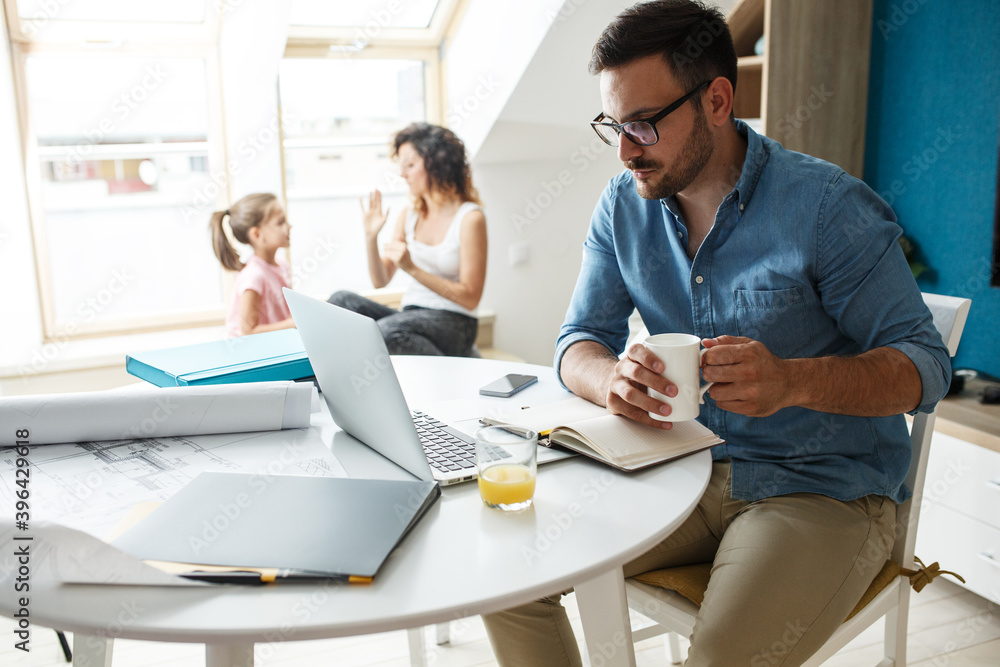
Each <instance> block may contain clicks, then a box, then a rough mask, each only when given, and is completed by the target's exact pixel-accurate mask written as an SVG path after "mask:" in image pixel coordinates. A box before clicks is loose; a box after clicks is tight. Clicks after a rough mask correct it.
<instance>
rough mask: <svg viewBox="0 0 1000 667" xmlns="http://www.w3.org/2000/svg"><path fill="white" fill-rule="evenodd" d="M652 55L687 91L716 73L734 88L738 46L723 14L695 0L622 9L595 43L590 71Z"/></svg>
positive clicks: (662, 1)
mask: <svg viewBox="0 0 1000 667" xmlns="http://www.w3.org/2000/svg"><path fill="white" fill-rule="evenodd" d="M656 54H660V55H662V56H663V60H664V61H666V63H667V65H668V66H669V67H670V69H671V70H672V71H673V73H674V75H675V76H676V77H677V81H678V82H679V83H680V84H681V86H683V87H684V90H685V91H689V90H693V89H694V88H695V86H697V85H699V84H701V83H702V82H703V81H711V80H712V79H715V78H716V77H719V76H724V77H726V78H727V79H729V81H730V82H731V83H732V84H733V90H734V91H735V90H736V49H735V48H734V47H733V36H732V35H731V34H730V33H729V26H728V25H727V24H726V17H725V16H723V15H722V12H720V11H719V10H718V9H717V8H715V7H710V6H707V5H705V4H702V3H701V2H695V1H693V0H652V2H640V3H638V4H635V5H632V6H631V7H629V8H628V9H626V10H625V11H623V12H622V13H621V14H619V15H618V16H617V17H616V18H615V20H614V21H612V22H611V23H610V24H609V25H608V27H607V28H605V29H604V32H602V33H601V36H600V37H599V38H598V39H597V43H596V44H594V51H593V54H592V56H591V59H590V73H591V74H600V73H601V72H603V71H604V70H606V69H612V68H615V67H621V66H622V65H626V64H628V63H630V62H632V61H634V60H638V59H639V58H645V57H647V56H651V55H656ZM696 99H697V98H696Z"/></svg>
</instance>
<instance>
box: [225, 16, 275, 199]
mask: <svg viewBox="0 0 1000 667" xmlns="http://www.w3.org/2000/svg"><path fill="white" fill-rule="evenodd" d="M290 11H291V4H290V3H287V2H265V3H256V2H254V3H251V2H246V3H241V4H239V5H237V6H234V7H233V9H232V10H230V11H228V12H227V13H226V14H224V15H223V20H222V31H221V34H220V36H219V64H220V69H221V71H222V93H223V113H224V115H225V122H226V150H227V152H228V160H227V162H228V164H227V176H228V179H229V195H230V196H231V198H232V199H231V201H230V202H228V203H232V202H233V201H236V200H237V199H239V198H240V197H243V196H244V195H247V194H250V193H251V192H273V193H275V194H278V195H279V196H280V195H281V141H280V134H279V132H278V130H279V122H280V119H279V115H278V66H279V64H280V63H281V58H282V56H283V55H284V53H285V42H286V40H287V38H288V17H289V13H290Z"/></svg>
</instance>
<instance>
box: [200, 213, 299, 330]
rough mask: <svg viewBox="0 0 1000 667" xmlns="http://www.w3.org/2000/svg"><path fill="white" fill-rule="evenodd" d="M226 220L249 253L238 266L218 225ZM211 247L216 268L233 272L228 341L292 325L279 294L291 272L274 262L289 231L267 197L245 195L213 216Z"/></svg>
mask: <svg viewBox="0 0 1000 667" xmlns="http://www.w3.org/2000/svg"><path fill="white" fill-rule="evenodd" d="M226 221H228V223H229V228H230V230H231V231H232V234H233V237H234V238H235V239H236V240H237V241H239V242H240V243H245V244H247V245H249V246H250V247H251V248H253V255H252V256H251V257H250V258H249V259H248V260H247V262H246V263H245V264H244V263H243V262H242V261H240V256H239V253H238V252H237V250H236V249H235V248H234V247H233V245H232V243H230V241H229V237H228V236H227V235H226V230H225V228H224V227H223V224H224V223H225V222H226ZM209 226H210V228H211V230H212V247H213V249H214V250H215V256H216V257H217V258H218V259H219V261H220V262H221V263H222V266H224V267H225V268H227V269H229V270H230V271H239V272H240V273H239V275H238V276H237V277H236V289H235V290H234V291H233V300H232V304H231V305H230V308H229V316H228V317H227V318H226V330H227V333H228V334H229V335H230V336H245V335H247V334H252V333H262V332H265V331H276V330H278V329H289V328H292V327H294V326H295V322H294V321H293V320H292V315H291V313H290V312H289V310H288V305H287V304H286V303H285V297H284V295H282V293H281V288H282V287H290V286H291V269H290V267H289V266H288V262H286V261H285V260H284V259H276V257H275V255H276V254H277V251H278V248H287V247H288V243H289V232H290V231H291V226H290V225H289V224H288V220H287V218H286V217H285V209H284V208H283V207H282V205H281V202H279V201H278V198H277V197H275V196H274V195H272V194H251V195H247V196H246V197H244V198H243V199H240V200H239V201H238V202H236V203H235V204H233V205H232V206H231V207H230V208H229V209H227V210H225V211H216V212H215V213H213V214H212V218H211V220H210V222H209Z"/></svg>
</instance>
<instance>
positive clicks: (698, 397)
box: [643, 333, 714, 422]
mask: <svg viewBox="0 0 1000 667" xmlns="http://www.w3.org/2000/svg"><path fill="white" fill-rule="evenodd" d="M643 345H645V347H646V349H647V350H649V351H650V352H652V353H653V354H655V355H656V356H657V358H659V360H660V361H662V362H663V372H662V373H660V375H661V376H662V377H664V378H666V379H667V380H669V381H670V382H672V383H673V384H675V385H677V395H676V396H674V397H673V398H671V397H669V396H664V395H663V394H661V393H660V392H658V391H654V390H652V389H650V390H649V395H650V396H652V397H653V398H655V399H656V400H658V401H663V402H664V403H666V404H667V405H669V406H670V408H671V412H670V415H669V416H666V417H664V416H663V415H661V414H658V413H655V412H650V413H649V416H650V417H652V418H653V419H656V420H659V421H661V422H685V421H688V420H690V419H694V418H695V417H697V416H698V412H699V410H700V409H699V407H698V406H699V405H702V404H704V403H705V392H706V391H708V388H709V387H711V386H712V385H713V384H714V383H713V382H709V383H708V384H706V385H705V386H701V374H700V370H701V358H702V356H703V355H704V354H705V352H706V350H703V349H702V348H701V339H700V338H698V336H692V335H691V334H681V333H665V334H656V335H655V336H649V337H648V338H646V340H645V341H643Z"/></svg>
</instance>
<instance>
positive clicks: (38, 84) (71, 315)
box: [0, 0, 463, 340]
mask: <svg viewBox="0 0 1000 667" xmlns="http://www.w3.org/2000/svg"><path fill="white" fill-rule="evenodd" d="M462 1H463V0H413V1H412V2H411V1H409V0H400V1H397V0H358V1H357V2H350V3H343V2H328V1H326V0H289V4H288V5H277V4H275V5H268V8H269V10H270V12H271V13H270V14H269V16H270V15H273V16H275V17H278V16H281V17H284V19H287V21H288V23H285V24H280V25H277V23H280V21H275V23H276V25H275V30H276V31H278V32H276V33H274V34H273V35H269V36H271V37H273V38H274V39H273V40H272V43H273V44H278V43H279V42H281V41H282V40H283V44H284V47H285V53H284V59H283V60H282V62H281V63H280V66H279V67H278V68H277V69H278V79H279V91H278V92H279V97H280V109H276V108H274V107H273V106H269V105H273V104H274V101H273V98H269V99H268V100H266V101H264V102H262V103H261V108H259V109H257V108H253V109H249V110H248V109H247V108H246V106H239V107H237V106H236V105H245V103H246V99H251V98H252V96H247V97H246V98H244V99H240V98H241V94H242V93H243V92H244V91H246V90H250V89H251V88H252V87H253V86H257V85H260V86H262V88H261V90H265V89H266V90H268V91H269V95H273V92H274V84H273V79H268V80H266V81H265V80H263V79H259V80H251V79H249V78H247V77H246V76H245V73H242V72H241V73H237V74H236V75H234V76H232V77H230V78H227V76H226V72H224V71H221V70H220V66H219V63H220V61H221V62H232V58H231V53H232V52H233V51H232V49H233V47H232V46H231V45H232V44H235V43H238V42H239V39H241V38H246V37H247V36H248V34H249V33H248V32H247V31H250V30H253V31H259V30H261V29H262V25H263V24H255V23H254V21H253V20H249V19H248V15H250V13H253V14H252V15H253V16H259V15H260V6H258V5H256V4H255V3H254V2H252V1H251V0H176V1H175V2H170V3H148V2H147V3H143V2H134V0H79V1H73V2H67V1H65V0H0V2H2V3H3V7H4V10H5V13H6V19H7V21H6V23H7V28H8V32H9V34H10V39H11V44H12V52H13V64H14V78H15V82H16V89H17V90H16V94H17V98H18V99H17V105H18V115H19V120H20V123H21V127H20V132H21V137H22V142H23V147H24V168H25V181H26V187H27V199H28V204H29V212H30V217H31V232H32V243H33V250H34V255H35V262H36V266H37V286H38V300H39V304H40V306H41V312H42V316H43V331H44V335H45V337H46V338H47V339H49V340H52V339H64V338H66V337H72V336H97V335H109V334H121V333H130V332H137V331H143V330H155V329H169V328H177V327H187V326H195V325H208V324H221V323H222V321H223V319H224V315H225V311H226V308H227V306H228V297H229V295H228V294H227V285H231V276H230V275H228V274H227V273H226V272H224V271H223V270H222V269H221V266H220V265H219V262H218V261H217V260H216V259H215V257H214V256H213V254H212V247H211V242H210V237H209V233H208V228H207V223H208V216H209V213H210V212H211V211H212V210H218V209H221V208H224V207H225V206H226V205H228V204H229V203H231V201H232V199H234V198H236V197H238V196H240V195H241V194H245V191H244V188H245V187H253V188H261V189H267V190H270V191H273V192H276V193H278V192H281V191H282V188H283V191H284V195H285V199H286V202H287V206H288V212H289V218H290V221H291V222H292V225H293V228H294V230H295V231H294V232H293V236H292V247H291V250H290V259H291V263H292V268H293V279H292V283H293V286H294V287H295V288H296V289H301V290H304V291H306V292H310V293H314V294H318V295H322V294H324V293H329V292H330V291H333V290H334V289H341V288H344V289H353V290H361V291H364V290H368V289H370V288H371V284H370V281H369V279H368V271H367V265H366V262H365V256H364V252H363V249H364V244H363V232H362V227H361V220H360V215H359V210H360V209H359V204H358V199H359V198H360V197H361V196H363V195H365V194H367V193H368V192H369V191H370V190H372V189H374V188H378V189H380V190H381V191H382V192H383V194H384V195H385V197H384V201H385V203H386V204H387V205H388V206H389V207H390V208H391V213H390V216H391V217H390V222H389V223H388V224H387V225H386V233H387V234H388V233H391V230H392V228H393V226H394V223H395V219H396V217H397V215H398V212H399V211H400V210H401V207H402V206H403V205H405V204H406V203H407V199H408V196H407V191H406V189H405V187H404V185H403V183H402V181H401V179H399V177H398V168H397V166H396V165H395V164H394V163H393V162H392V161H391V160H390V159H389V152H390V150H389V146H388V142H389V138H390V136H391V134H392V133H393V132H395V131H397V130H399V129H400V128H402V127H404V126H405V125H407V124H409V123H411V122H414V121H429V122H441V113H440V100H441V91H440V46H441V43H442V40H443V39H444V37H445V36H446V35H447V34H448V31H449V30H450V29H453V25H452V24H453V23H454V17H455V16H456V15H457V13H458V12H457V9H458V7H459V5H460V3H461V2H462ZM286 11H287V14H286V13H284V12H286ZM231 20H232V22H231V23H230V22H229V21H231ZM267 25H268V26H269V25H270V23H268V24H267ZM230 27H231V29H232V30H233V31H234V32H233V33H230V34H231V35H234V34H235V35H237V37H236V41H235V42H234V41H233V40H229V41H227V40H225V39H222V38H223V37H224V36H225V32H226V29H229V28H230ZM240 31H243V32H240ZM256 34H257V33H255V35H256ZM255 39H256V38H255ZM247 43H248V44H251V43H255V42H254V40H253V39H248V40H247ZM227 45H229V46H227ZM227 48H228V49H229V50H227ZM265 52H266V53H270V51H269V50H268V49H262V51H261V53H265ZM280 53H281V51H280V50H279V49H274V56H273V57H274V58H275V60H277V58H279V57H280ZM223 54H224V55H225V58H223ZM268 57H270V56H268ZM275 60H270V61H269V62H270V63H271V64H272V65H274V64H276V63H275ZM254 71H256V70H254ZM267 76H268V77H270V76H273V74H270V73H269V74H268V75H267ZM224 83H225V84H228V87H226V86H224V85H223V84H224ZM236 86H239V87H241V88H239V89H238V90H240V92H239V93H236V94H235V95H234V94H233V91H234V90H237V88H235V87H236ZM224 91H225V94H227V95H229V96H230V97H229V99H227V100H223V94H224ZM234 97H235V98H236V99H233V98H234ZM224 102H228V103H229V104H230V108H226V106H225V104H224ZM224 110H225V111H226V114H225V119H226V120H225V121H224V113H223V111H224ZM234 110H235V112H234ZM277 114H280V120H281V123H280V134H281V137H282V144H281V156H280V157H281V163H280V166H279V164H278V155H277V151H274V152H273V153H272V154H271V155H270V156H269V157H268V159H269V160H271V161H270V162H269V163H268V164H267V165H264V162H261V161H258V162H255V163H254V164H253V165H251V167H252V168H247V169H245V171H246V172H247V175H246V176H245V177H243V178H244V180H243V181H242V182H241V183H239V184H238V185H233V183H232V181H229V180H226V181H224V182H221V183H220V181H219V180H218V178H217V175H218V174H225V173H228V172H227V168H230V165H231V164H232V162H233V160H234V159H237V158H241V155H238V154H237V153H240V149H239V148H237V147H238V146H240V144H239V141H238V140H237V141H234V136H230V137H228V138H227V136H226V129H227V128H228V129H229V131H230V132H232V133H233V134H234V135H237V134H240V133H241V132H246V131H247V128H248V127H250V128H252V127H255V126H254V125H253V123H254V122H255V121H254V120H253V119H254V118H255V117H257V116H260V117H261V118H273V117H274V116H275V115H277ZM230 121H232V122H230ZM276 127H277V126H276ZM269 131H270V130H269ZM254 136H256V135H254ZM227 147H228V153H227ZM261 165H263V166H261ZM242 166H245V165H242V164H241V168H242ZM269 169H270V170H272V171H268V170H269ZM279 169H283V170H284V173H283V174H280V173H279ZM234 173H235V171H234ZM241 173H242V172H241ZM279 177H282V178H283V181H282V182H279Z"/></svg>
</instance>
